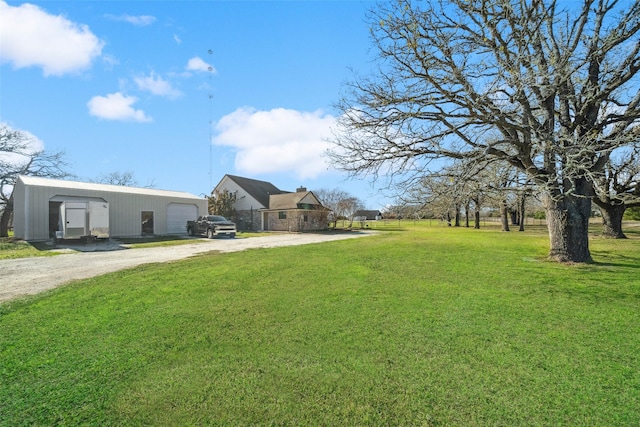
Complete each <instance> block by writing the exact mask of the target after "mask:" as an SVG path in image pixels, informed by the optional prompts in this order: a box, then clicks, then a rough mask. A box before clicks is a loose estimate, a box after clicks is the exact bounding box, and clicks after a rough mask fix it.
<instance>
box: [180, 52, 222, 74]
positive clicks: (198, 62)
mask: <svg viewBox="0 0 640 427" xmlns="http://www.w3.org/2000/svg"><path fill="white" fill-rule="evenodd" d="M185 68H186V69H187V70H188V71H211V72H212V73H214V74H215V73H217V71H216V69H215V68H214V67H213V65H209V64H207V63H206V62H204V61H203V60H202V58H200V57H199V56H195V57H193V58H191V59H190V60H189V62H187V66H186V67H185Z"/></svg>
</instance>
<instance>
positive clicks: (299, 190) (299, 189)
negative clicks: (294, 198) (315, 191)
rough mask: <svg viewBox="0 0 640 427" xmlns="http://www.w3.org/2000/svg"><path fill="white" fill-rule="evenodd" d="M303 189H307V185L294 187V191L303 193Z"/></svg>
mask: <svg viewBox="0 0 640 427" xmlns="http://www.w3.org/2000/svg"><path fill="white" fill-rule="evenodd" d="M305 191H307V187H302V186H301V187H298V188H296V193H304V192H305Z"/></svg>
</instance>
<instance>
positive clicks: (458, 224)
mask: <svg viewBox="0 0 640 427" xmlns="http://www.w3.org/2000/svg"><path fill="white" fill-rule="evenodd" d="M455 226H456V227H460V205H456V218H455Z"/></svg>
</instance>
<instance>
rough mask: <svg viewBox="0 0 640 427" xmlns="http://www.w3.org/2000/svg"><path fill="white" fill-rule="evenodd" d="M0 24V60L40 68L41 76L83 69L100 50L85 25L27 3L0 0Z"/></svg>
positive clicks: (100, 47)
mask: <svg viewBox="0 0 640 427" xmlns="http://www.w3.org/2000/svg"><path fill="white" fill-rule="evenodd" d="M0 23H1V25H0V40H2V49H0V61H1V62H8V63H12V64H13V66H14V67H16V68H25V67H33V66H35V67H41V68H42V70H43V73H44V75H45V76H50V75H54V76H60V75H63V74H67V73H74V72H78V71H82V70H85V69H87V68H89V67H90V66H91V63H92V62H93V60H94V59H95V58H96V57H98V56H100V54H101V53H102V48H103V47H104V42H103V41H102V40H100V39H99V38H98V37H97V36H96V35H94V34H93V33H92V32H91V30H89V27H88V26H86V25H82V24H77V23H75V22H72V21H70V20H68V19H67V18H65V17H64V16H61V15H51V14H49V13H47V12H46V11H45V10H43V9H41V8H39V7H38V6H35V5H32V4H29V3H24V4H22V5H20V6H9V5H8V4H7V3H6V2H4V1H2V0H0Z"/></svg>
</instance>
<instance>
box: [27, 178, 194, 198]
mask: <svg viewBox="0 0 640 427" xmlns="http://www.w3.org/2000/svg"><path fill="white" fill-rule="evenodd" d="M18 179H20V180H21V181H22V182H23V183H24V184H25V185H29V186H39V187H55V188H69V189H77V190H89V191H108V192H111V193H125V194H139V195H146V196H159V197H181V198H183V199H198V200H200V199H202V198H201V197H198V196H195V195H193V194H191V193H187V192H184V191H171V190H158V189H155V188H142V187H127V186H124V185H112V184H98V183H93V182H80V181H67V180H63V179H50V178H41V177H36V176H27V175H20V176H19V177H18Z"/></svg>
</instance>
